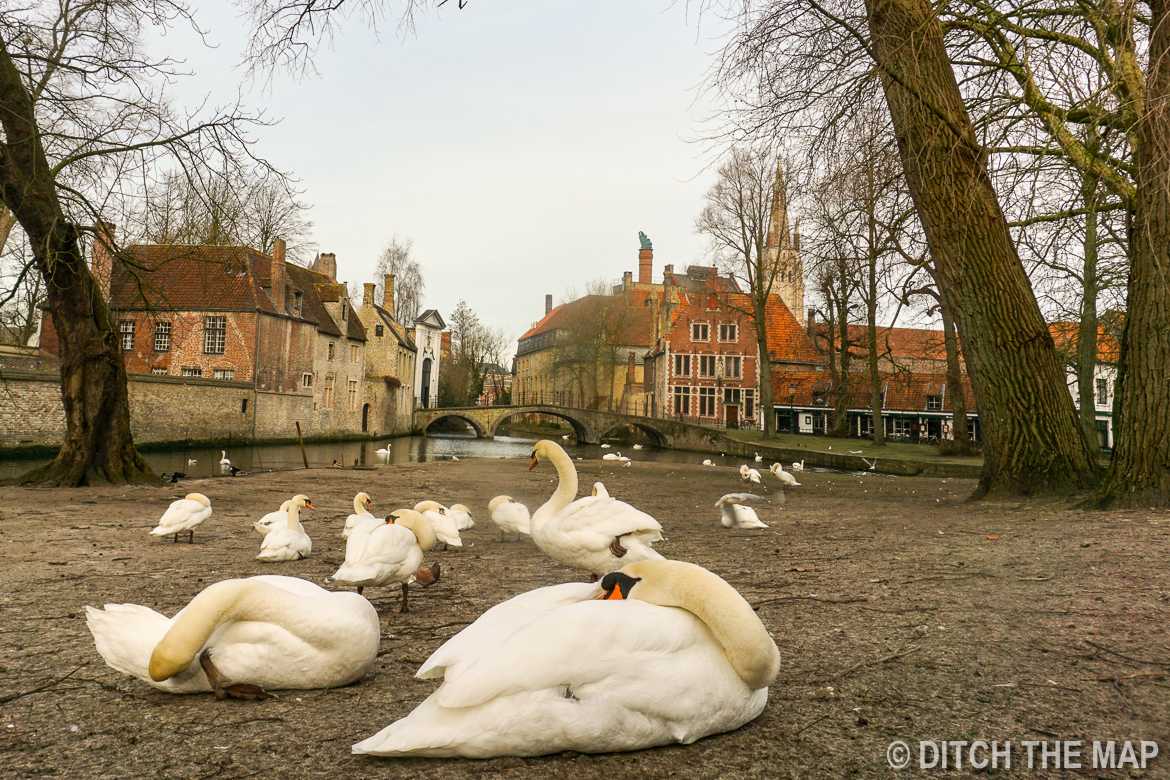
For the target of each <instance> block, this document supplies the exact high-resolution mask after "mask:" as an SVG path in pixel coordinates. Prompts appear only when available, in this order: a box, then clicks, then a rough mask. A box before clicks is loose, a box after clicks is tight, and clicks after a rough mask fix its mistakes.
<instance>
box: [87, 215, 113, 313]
mask: <svg viewBox="0 0 1170 780" xmlns="http://www.w3.org/2000/svg"><path fill="white" fill-rule="evenodd" d="M117 230H118V228H117V227H115V225H114V223H113V222H99V223H97V224H96V225H94V226H93V250H92V251H91V252H90V270H91V271H92V272H93V275H94V277H95V278H96V279H97V283H98V287H99V288H100V289H101V291H102V297H103V298H106V299H109V297H110V277H111V276H113V273H114V236H115V234H116V233H117Z"/></svg>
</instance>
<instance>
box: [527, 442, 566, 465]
mask: <svg viewBox="0 0 1170 780" xmlns="http://www.w3.org/2000/svg"><path fill="white" fill-rule="evenodd" d="M557 452H559V453H560V454H562V455H564V454H565V451H564V450H563V449H561V445H559V444H557V443H556V442H554V441H549V440H548V439H541V440H540V441H538V442H537V443H536V444H535V446H533V448H532V464H531V465H530V466H529V467H528V469H529V470H530V471H531V470H532V469H534V468H536V464H537V463H539V462H540V461H542V460H552V458H553V455H554V453H557Z"/></svg>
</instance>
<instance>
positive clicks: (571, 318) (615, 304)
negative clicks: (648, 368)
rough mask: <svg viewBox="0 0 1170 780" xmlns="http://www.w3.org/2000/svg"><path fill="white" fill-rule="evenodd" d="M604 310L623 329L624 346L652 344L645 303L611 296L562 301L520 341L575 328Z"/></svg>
mask: <svg viewBox="0 0 1170 780" xmlns="http://www.w3.org/2000/svg"><path fill="white" fill-rule="evenodd" d="M601 313H604V314H605V316H606V318H607V320H608V322H607V325H608V326H609V327H610V328H613V329H615V330H620V331H621V333H622V336H621V346H632V347H649V346H651V345H652V343H653V338H652V337H653V333H654V324H653V322H652V321H651V318H650V310H649V309H648V308H645V307H642V306H631V305H629V304H628V303H627V302H626V301H625V300H624V299H623V298H622V297H620V296H618V297H615V296H610V295H586V296H584V297H582V298H578V299H577V300H575V301H569V302H568V303H563V304H561V305H560V306H558V307H556V308H555V309H553V310H552V311H551V312H549V313H548V314H546V315H544V317H543V318H541V320H540V321H539V322H537V323H536V324H535V325H533V326H532V327H531V328H530V329H529V330H528V331H527V332H526V333H524V335H522V336H521V337H520V339H519V340H520V341H524V340H525V339H528V338H532V337H533V336H538V335H540V334H542V333H547V332H549V331H554V330H574V329H577V328H580V327H582V326H583V325H585V324H587V323H589V322H590V320H593V319H594V318H596V317H597V316H598V314H601Z"/></svg>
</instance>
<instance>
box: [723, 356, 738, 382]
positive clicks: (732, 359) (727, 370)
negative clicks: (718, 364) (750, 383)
mask: <svg viewBox="0 0 1170 780" xmlns="http://www.w3.org/2000/svg"><path fill="white" fill-rule="evenodd" d="M732 366H734V367H735V370H734V371H732ZM723 375H724V376H725V377H727V378H728V379H740V378H741V377H743V358H742V357H739V356H737V355H728V356H727V357H725V358H723Z"/></svg>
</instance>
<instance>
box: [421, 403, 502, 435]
mask: <svg viewBox="0 0 1170 780" xmlns="http://www.w3.org/2000/svg"><path fill="white" fill-rule="evenodd" d="M436 411H437V412H439V413H438V414H435V416H433V417H431V419H430V420H428V421H427V424H426V425H424V426H423V427H422V430H420V431H419V435H421V436H426V435H427V430H428V429H429V428H430V427H431V426H432V425H434V424H435V423H436V422H438V421H439V420H445V419H447V418H448V417H454V418H455V419H456V420H460V421H462V422H465V423H467V424H468V425H470V426H471V428H472V429H473V430H474V431H475V437H476V438H477V439H491V438H495V435H496V434H495V426H492V429H491V431H490V432H489V431H488V430H487V429H486V428H484V427H483V425H482V424H481V423H480V422H479V421H478V420H476V419H475V418H474V417H472V416H471V415H469V414H461V413H460V412H457V411H451V412H447V413H445V414H444V413H442V410H436Z"/></svg>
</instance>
